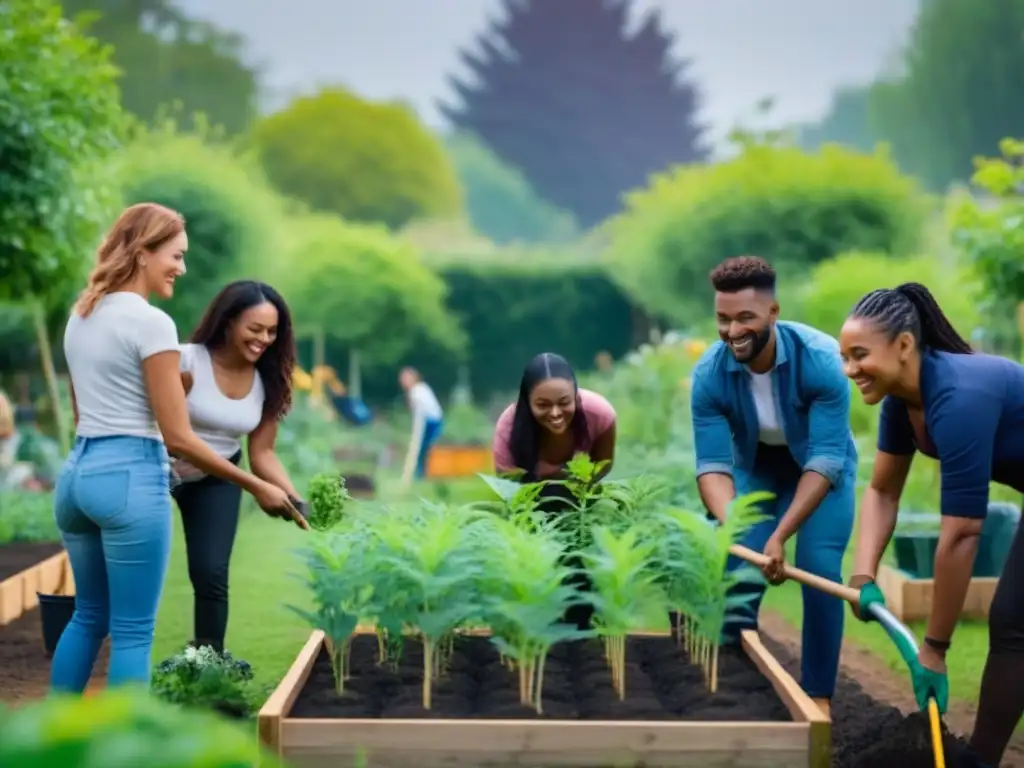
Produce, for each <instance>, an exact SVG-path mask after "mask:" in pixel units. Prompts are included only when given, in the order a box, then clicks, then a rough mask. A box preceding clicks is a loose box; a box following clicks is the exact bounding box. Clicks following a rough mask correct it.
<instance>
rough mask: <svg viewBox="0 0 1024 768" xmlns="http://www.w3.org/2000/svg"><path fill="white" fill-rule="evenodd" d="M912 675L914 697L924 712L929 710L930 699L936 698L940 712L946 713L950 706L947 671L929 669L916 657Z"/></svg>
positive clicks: (911, 666) (911, 670)
mask: <svg viewBox="0 0 1024 768" xmlns="http://www.w3.org/2000/svg"><path fill="white" fill-rule="evenodd" d="M910 676H911V679H912V680H913V683H914V698H915V699H917V706H918V707H920V708H921V711H922V712H927V711H928V700H929V699H935V703H936V704H938V705H939V714H943V715H944V714H946V707H948V706H949V677H948V676H947V675H946V673H945V672H935V671H934V670H931V669H928V667H926V666H924V665H923V664H922V663H921V662H920V661H919V660H917V659H915V660H914V663H913V664H911V665H910Z"/></svg>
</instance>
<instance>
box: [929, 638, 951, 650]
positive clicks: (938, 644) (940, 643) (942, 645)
mask: <svg viewBox="0 0 1024 768" xmlns="http://www.w3.org/2000/svg"><path fill="white" fill-rule="evenodd" d="M924 642H925V644H926V645H928V646H931V647H932V648H934V649H935V650H936V651H948V650H949V646H950V642H949V641H948V640H936V639H935V638H934V637H927V636H926V637H925V638H924Z"/></svg>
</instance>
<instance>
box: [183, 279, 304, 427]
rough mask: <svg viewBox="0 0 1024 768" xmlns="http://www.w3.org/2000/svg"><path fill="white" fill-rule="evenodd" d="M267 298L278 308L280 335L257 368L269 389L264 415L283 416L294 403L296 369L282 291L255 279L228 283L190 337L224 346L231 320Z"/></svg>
mask: <svg viewBox="0 0 1024 768" xmlns="http://www.w3.org/2000/svg"><path fill="white" fill-rule="evenodd" d="M268 301H269V302H270V303H271V304H273V305H274V308H275V309H277V338H276V339H274V343H273V344H271V345H270V346H269V347H267V348H266V349H265V350H264V351H263V354H262V355H261V356H260V359H259V360H257V361H256V371H257V373H259V375H260V379H262V381H263V389H264V390H265V391H266V399H265V400H264V402H263V415H264V417H268V418H271V419H276V420H280V419H283V418H284V417H285V415H287V413H288V411H289V409H290V408H291V405H292V371H294V370H295V334H294V331H293V330H292V316H291V313H290V312H289V311H288V305H287V304H286V303H285V301H284V299H282V298H281V294H279V293H278V292H277V291H275V290H274V289H273V288H271V287H270V286H269V285H267V284H266V283H260V282H257V281H255V280H238V281H236V282H233V283H228V284H227V285H226V286H224V288H223V289H222V290H221V292H220V293H218V294H217V295H216V296H215V297H214V298H213V301H211V302H210V306H208V307H207V308H206V313H205V314H204V315H203V319H202V320H200V321H199V325H197V326H196V329H195V330H194V331H192V338H190V339H189V341H191V342H192V343H193V344H202V345H203V346H204V347H206V348H207V349H210V350H214V349H219V348H221V347H223V346H224V345H225V344H227V341H228V329H229V327H230V326H231V323H232V322H234V321H235V320H236V319H237V318H238V316H239V315H241V314H242V313H243V312H245V311H246V310H247V309H251V308H252V307H258V306H259V305H260V304H265V303H266V302H268Z"/></svg>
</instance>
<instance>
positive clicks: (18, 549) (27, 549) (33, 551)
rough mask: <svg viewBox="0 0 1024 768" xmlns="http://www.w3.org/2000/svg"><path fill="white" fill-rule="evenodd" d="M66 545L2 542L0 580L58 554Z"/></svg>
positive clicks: (0, 545)
mask: <svg viewBox="0 0 1024 768" xmlns="http://www.w3.org/2000/svg"><path fill="white" fill-rule="evenodd" d="M62 549H64V545H63V544H60V543H54V542H43V543H39V542H27V541H18V542H11V543H9V544H0V581H3V580H4V579H7V578H10V577H11V576H14V575H16V574H18V573H21V572H22V571H24V570H25V569H26V568H31V567H32V566H33V565H38V564H39V563H41V562H43V560H46V559H47V558H48V557H52V556H53V555H56V554H57V553H58V552H60V551H61V550H62Z"/></svg>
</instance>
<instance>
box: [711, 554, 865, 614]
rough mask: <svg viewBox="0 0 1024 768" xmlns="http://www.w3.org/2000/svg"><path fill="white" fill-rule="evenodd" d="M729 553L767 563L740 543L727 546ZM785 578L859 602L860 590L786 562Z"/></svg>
mask: <svg viewBox="0 0 1024 768" xmlns="http://www.w3.org/2000/svg"><path fill="white" fill-rule="evenodd" d="M729 553H730V554H733V555H735V556H736V557H739V558H741V559H743V560H746V561H747V562H748V563H750V564H751V565H756V566H757V567H758V568H761V567H763V566H765V565H767V564H768V558H767V557H765V556H764V555H762V554H761V553H760V552H755V551H754V550H752V549H750V548H749V547H744V546H743V545H741V544H733V545H732V546H731V547H729ZM783 572H784V573H785V574H786V578H787V579H792V580H793V581H796V582H799V583H800V584H805V585H807V586H808V587H813V588H814V589H817V590H819V591H821V592H824V593H826V594H829V595H832V596H833V597H838V598H839V599H840V600H845V601H846V602H848V603H853V604H854V605H857V604H858V603H859V602H860V592H859V591H858V590H856V589H854V588H853V587H847V586H846V585H845V584H838V583H836V582H834V581H831V580H829V579H825V578H822V577H821V576H815V575H814V574H813V573H808V572H807V571H802V570H800V569H799V568H794V567H793V566H791V565H789V564H786V566H785V568H784V571H783Z"/></svg>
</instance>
